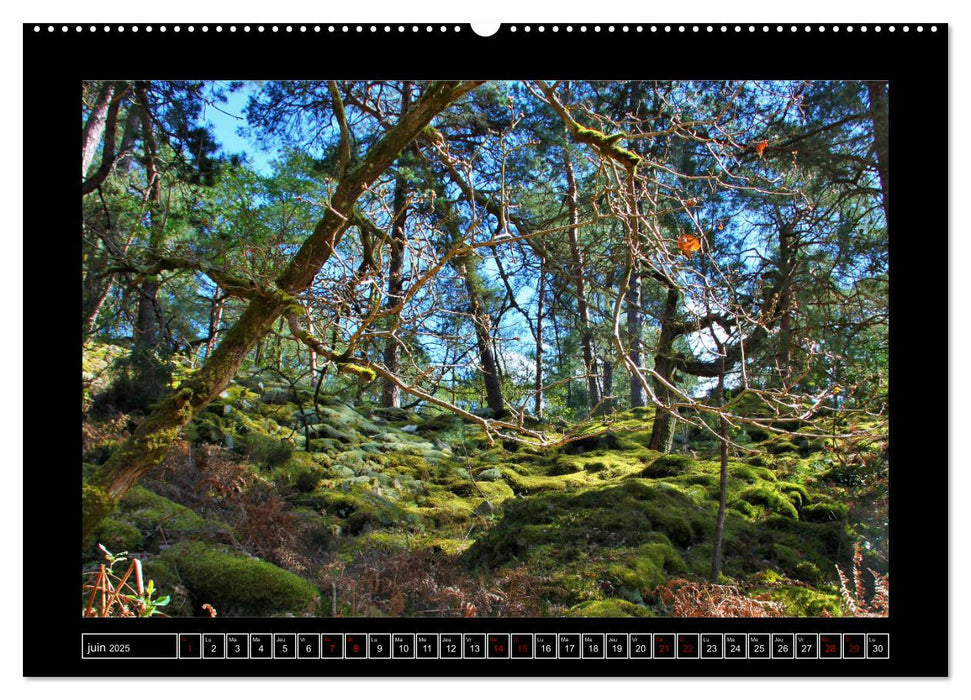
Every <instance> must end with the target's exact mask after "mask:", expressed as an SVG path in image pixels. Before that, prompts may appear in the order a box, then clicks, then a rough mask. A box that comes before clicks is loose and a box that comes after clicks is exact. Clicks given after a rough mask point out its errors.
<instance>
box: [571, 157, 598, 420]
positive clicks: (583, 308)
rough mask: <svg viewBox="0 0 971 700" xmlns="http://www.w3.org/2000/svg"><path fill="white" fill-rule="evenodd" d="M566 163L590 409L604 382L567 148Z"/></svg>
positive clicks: (574, 271)
mask: <svg viewBox="0 0 971 700" xmlns="http://www.w3.org/2000/svg"><path fill="white" fill-rule="evenodd" d="M563 166H564V169H565V171H566V183H567V206H568V208H569V216H570V234H569V237H570V257H571V260H572V267H573V269H572V273H573V287H574V290H575V293H576V295H577V313H578V316H579V322H580V343H581V346H582V349H583V369H584V371H585V372H586V375H587V390H588V391H589V393H590V408H591V409H592V408H593V407H595V406H597V405H598V404H599V403H600V400H601V398H600V397H601V393H600V383H599V382H598V381H597V357H596V354H595V353H594V349H593V331H592V329H591V327H590V307H589V305H588V303H587V290H586V276H585V274H584V269H583V263H584V261H583V251H582V250H581V248H580V243H579V232H578V227H579V224H580V214H579V210H578V207H577V183H576V178H575V177H574V174H573V161H572V160H571V159H570V153H569V151H567V150H566V149H563Z"/></svg>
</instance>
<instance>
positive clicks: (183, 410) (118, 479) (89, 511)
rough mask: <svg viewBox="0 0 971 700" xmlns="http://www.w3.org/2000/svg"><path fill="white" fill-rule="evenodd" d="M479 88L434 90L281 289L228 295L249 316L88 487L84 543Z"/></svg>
mask: <svg viewBox="0 0 971 700" xmlns="http://www.w3.org/2000/svg"><path fill="white" fill-rule="evenodd" d="M476 84H477V83H474V82H459V81H445V82H440V83H433V84H430V85H429V86H428V87H427V88H426V90H425V93H424V95H423V96H422V98H421V99H420V100H418V102H416V103H415V105H414V107H413V108H412V109H411V110H409V111H408V112H406V113H405V114H404V115H403V116H402V117H401V119H400V120H399V121H398V122H397V124H395V125H394V126H393V127H391V128H390V129H389V130H388V131H387V132H386V133H385V135H384V136H383V138H381V139H380V140H379V141H378V142H377V143H375V144H374V146H372V147H371V149H370V150H369V151H368V153H367V155H366V156H365V157H364V158H363V160H362V161H361V162H360V163H359V164H358V165H356V166H355V167H353V168H351V169H349V170H348V172H347V173H346V174H345V176H344V177H343V178H342V179H341V180H340V182H339V183H338V185H337V188H336V190H335V192H334V194H333V196H332V197H331V201H330V208H329V210H328V212H327V214H325V215H324V217H323V218H322V219H321V220H320V222H319V223H318V224H317V227H316V228H315V230H314V232H313V234H312V235H311V236H310V237H309V238H308V239H307V240H306V241H305V242H304V244H303V245H302V246H301V247H300V249H299V250H298V251H297V253H296V254H295V255H294V256H293V258H292V260H291V261H290V263H289V265H288V266H287V268H286V270H285V271H284V272H283V274H282V275H281V276H280V277H279V278H278V279H277V280H276V283H275V284H273V285H270V286H266V287H263V288H257V289H253V290H251V291H250V290H247V291H243V289H240V288H238V287H234V289H233V290H228V291H236V293H238V294H239V295H241V296H244V297H246V296H248V297H249V304H248V305H247V307H246V310H245V311H244V312H243V313H242V314H241V316H240V318H239V320H238V321H237V322H236V323H235V324H234V326H233V327H232V328H230V329H229V330H228V331H227V332H226V334H225V336H224V337H223V340H222V342H221V343H220V344H219V346H218V347H217V348H216V350H215V351H214V352H213V353H212V355H210V357H209V358H208V359H207V360H206V362H205V364H204V365H203V366H202V367H201V368H200V369H199V371H198V372H197V373H196V374H195V375H194V376H193V377H192V378H191V379H189V380H188V381H186V382H184V383H183V384H182V385H181V386H180V387H179V388H178V389H176V390H175V391H173V392H172V393H171V394H169V395H168V396H166V397H165V398H164V399H163V400H162V401H161V403H160V404H159V406H158V407H157V408H156V409H155V410H154V411H152V413H151V414H150V415H149V416H148V417H146V418H145V419H144V420H143V421H142V422H141V424H140V425H139V426H138V428H137V429H136V431H135V432H134V434H133V435H132V436H131V438H129V439H128V440H127V441H126V442H125V443H124V444H123V445H122V446H121V447H120V448H119V449H118V451H117V452H116V453H115V454H114V455H112V457H111V458H110V459H109V460H108V462H106V463H105V464H104V465H103V466H102V467H101V468H100V469H99V470H98V472H97V473H96V474H95V475H94V476H93V477H92V478H91V479H90V480H89V481H88V483H87V484H85V487H84V492H83V500H84V505H83V524H82V536H83V537H87V536H88V534H90V533H91V532H92V531H93V530H94V528H95V527H96V526H97V525H98V524H99V523H100V522H101V521H102V520H103V519H104V517H105V516H106V515H107V514H108V513H109V512H110V511H111V510H112V509H113V507H114V504H115V503H116V502H117V500H118V499H119V498H121V496H122V495H124V494H125V493H126V492H127V491H128V489H130V488H131V487H132V486H133V485H134V484H135V483H136V482H137V480H138V478H139V477H140V476H141V475H142V474H144V473H145V471H147V470H148V469H150V468H151V467H152V466H154V465H155V464H158V463H159V462H160V461H161V460H162V459H163V458H164V457H165V453H166V451H167V450H168V446H169V444H170V443H171V441H172V440H173V439H174V438H175V436H176V435H177V434H178V431H179V430H180V429H181V428H182V426H184V425H185V424H186V423H188V422H189V421H190V420H191V419H192V417H193V416H195V415H196V414H197V413H198V412H199V411H200V410H201V409H202V408H203V407H205V405H206V404H208V403H209V401H211V400H212V398H213V397H214V396H216V395H217V394H218V393H219V392H220V391H222V389H223V388H224V387H225V386H226V384H227V383H228V382H229V380H230V379H231V378H232V377H233V375H234V374H235V372H236V370H237V369H238V368H239V365H240V363H241V362H242V361H243V359H244V357H245V356H246V354H247V353H248V352H249V351H250V350H251V349H252V347H253V345H255V343H256V342H257V340H259V338H261V337H262V336H263V335H265V334H266V332H267V331H268V330H269V328H270V326H271V324H272V323H273V322H274V321H275V320H276V319H277V317H279V316H280V314H282V313H284V312H285V311H286V310H287V309H292V307H293V294H294V293H297V292H299V291H301V290H303V289H306V288H307V287H308V286H309V285H310V284H311V283H312V282H313V278H314V276H315V275H316V274H317V272H318V271H319V270H320V269H321V267H322V266H323V265H324V263H326V262H327V260H328V259H329V258H330V256H331V254H332V253H333V250H334V248H335V246H336V245H337V243H338V242H339V240H340V238H341V237H342V236H343V234H344V233H345V231H346V230H347V217H348V216H349V215H350V214H351V212H352V210H353V207H354V204H355V203H356V201H357V200H358V198H359V197H360V196H361V194H362V193H363V192H364V190H365V189H366V188H367V187H368V186H369V185H370V184H371V183H373V182H374V180H375V179H376V178H377V177H378V176H379V175H380V174H381V173H382V172H384V170H385V169H386V168H387V167H388V166H389V165H390V164H391V163H392V162H393V161H394V159H395V158H396V157H397V156H398V154H399V153H400V152H401V151H402V150H403V149H404V148H405V147H406V146H407V145H408V144H409V143H410V142H411V141H412V140H413V139H414V138H415V137H416V136H417V135H418V133H419V132H420V131H421V130H422V129H423V128H425V127H426V126H427V125H428V124H429V122H430V121H431V120H432V119H433V118H434V117H435V116H436V115H437V114H438V113H439V112H441V111H442V110H443V109H445V107H447V106H448V105H449V104H450V103H452V102H453V101H455V100H456V99H458V98H459V97H461V96H462V95H463V94H465V93H466V92H468V91H469V90H471V89H472V88H473V87H475V85H476ZM291 319H292V316H291ZM318 351H319V348H318ZM330 354H331V356H332V358H335V359H336V358H337V353H334V352H333V351H330Z"/></svg>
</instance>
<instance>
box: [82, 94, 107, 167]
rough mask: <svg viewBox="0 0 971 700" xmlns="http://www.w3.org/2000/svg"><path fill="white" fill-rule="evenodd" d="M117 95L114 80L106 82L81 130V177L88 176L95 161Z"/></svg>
mask: <svg viewBox="0 0 971 700" xmlns="http://www.w3.org/2000/svg"><path fill="white" fill-rule="evenodd" d="M114 95H115V85H114V83H112V82H105V83H104V84H103V85H102V86H101V90H100V92H99V93H98V99H97V101H96V102H95V105H94V107H92V108H91V112H90V113H89V114H88V120H87V121H86V122H85V123H84V130H83V131H82V132H81V178H82V179H84V178H86V177H87V176H88V171H89V170H90V169H91V163H93V162H94V154H95V153H96V152H97V150H98V144H100V143H101V138H102V136H104V133H105V124H106V123H107V121H108V107H109V106H110V105H111V98H112V97H114Z"/></svg>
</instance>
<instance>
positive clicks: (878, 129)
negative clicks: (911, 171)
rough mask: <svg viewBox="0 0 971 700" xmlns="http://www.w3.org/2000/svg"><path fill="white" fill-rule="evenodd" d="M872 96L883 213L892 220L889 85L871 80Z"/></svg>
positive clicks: (868, 82) (874, 138)
mask: <svg viewBox="0 0 971 700" xmlns="http://www.w3.org/2000/svg"><path fill="white" fill-rule="evenodd" d="M866 88H867V93H868V94H869V96H870V118H871V119H872V120H873V145H874V149H875V150H876V152H877V172H878V173H879V174H880V190H881V192H882V193H883V213H884V215H885V216H886V217H887V220H888V221H889V220H890V108H889V100H888V98H887V84H886V83H885V82H883V81H881V80H870V81H867V84H866Z"/></svg>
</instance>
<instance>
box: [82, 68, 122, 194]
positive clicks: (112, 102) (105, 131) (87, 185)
mask: <svg viewBox="0 0 971 700" xmlns="http://www.w3.org/2000/svg"><path fill="white" fill-rule="evenodd" d="M128 89H129V85H128V84H127V83H124V82H118V83H114V84H113V85H112V86H111V90H110V91H111V93H112V94H111V96H110V97H109V99H108V104H107V110H106V112H105V115H104V121H103V122H102V121H101V117H100V114H99V111H100V106H101V104H100V101H99V104H98V107H97V108H96V112H95V113H93V114H92V116H93V117H95V120H94V122H93V123H91V119H89V120H88V121H89V123H90V129H88V126H89V125H88V124H85V133H84V134H83V142H82V146H81V158H82V163H81V167H82V175H81V196H82V197H83V196H86V195H89V194H91V193H92V192H94V191H95V190H97V189H98V187H99V186H100V185H101V183H102V182H104V181H105V179H106V178H107V177H108V175H109V173H111V169H112V168H113V167H114V166H115V161H116V160H117V157H118V156H117V151H116V148H115V146H116V144H115V133H116V131H117V126H118V110H119V109H120V107H121V101H122V98H123V97H124V96H125V94H126V93H127V92H128ZM96 136H97V138H96ZM99 140H100V141H101V142H102V147H101V165H100V166H99V167H98V169H97V170H96V171H94V173H93V174H92V175H91V176H90V177H86V175H87V170H88V169H89V168H90V166H91V161H92V160H93V158H94V155H93V153H90V151H91V150H92V149H94V148H96V146H97V143H98V141H99ZM86 159H87V160H86ZM85 163H87V166H85Z"/></svg>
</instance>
